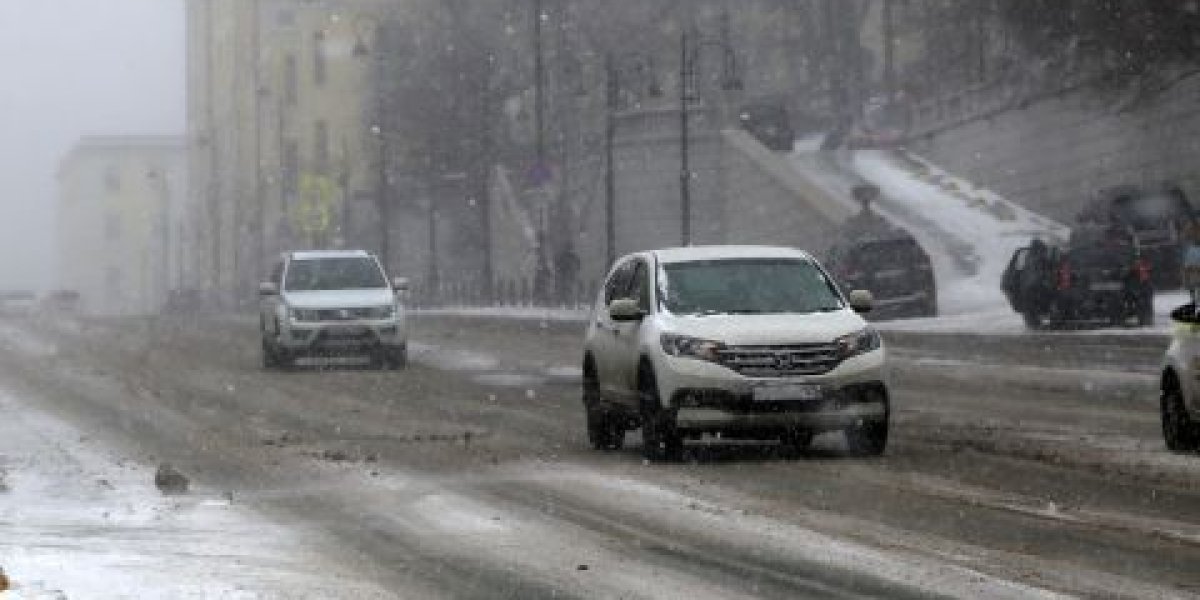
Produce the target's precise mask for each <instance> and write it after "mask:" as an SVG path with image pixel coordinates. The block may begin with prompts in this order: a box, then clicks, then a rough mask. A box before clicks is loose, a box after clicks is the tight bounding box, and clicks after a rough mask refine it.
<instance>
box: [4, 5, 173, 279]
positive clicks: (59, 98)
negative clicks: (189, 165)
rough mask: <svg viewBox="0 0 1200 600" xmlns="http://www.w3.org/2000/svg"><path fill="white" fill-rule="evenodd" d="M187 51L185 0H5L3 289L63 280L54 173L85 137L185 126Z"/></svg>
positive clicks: (156, 131)
mask: <svg viewBox="0 0 1200 600" xmlns="http://www.w3.org/2000/svg"><path fill="white" fill-rule="evenodd" d="M183 53H184V28H183V7H182V0H0V81H2V82H3V83H2V84H0V186H2V187H0V289H9V288H30V287H34V288H43V289H44V288H46V287H49V286H52V285H56V279H57V276H56V273H55V272H54V270H55V262H54V256H53V255H54V249H55V239H54V237H55V228H54V209H55V205H56V204H57V198H58V188H57V183H56V181H55V179H54V175H55V171H56V169H57V166H58V161H59V159H60V158H61V157H62V155H63V154H64V153H65V152H66V151H67V150H68V149H69V148H70V147H71V146H72V145H73V144H74V142H75V141H76V140H77V139H78V138H79V137H80V136H81V135H131V134H135V135H136V134H175V135H179V134H181V133H182V132H183V130H184V81H185V77H184V56H183ZM64 285H67V286H69V283H66V284H64Z"/></svg>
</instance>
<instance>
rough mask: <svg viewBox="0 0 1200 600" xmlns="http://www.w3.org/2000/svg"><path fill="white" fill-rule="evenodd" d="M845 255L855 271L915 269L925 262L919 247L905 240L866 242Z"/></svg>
mask: <svg viewBox="0 0 1200 600" xmlns="http://www.w3.org/2000/svg"><path fill="white" fill-rule="evenodd" d="M847 254H848V258H847V262H849V263H850V264H851V267H852V268H857V269H916V268H918V267H919V266H920V265H921V263H923V262H927V259H926V258H925V256H924V253H923V252H922V251H921V248H920V246H917V244H916V242H914V241H912V240H907V239H896V240H881V241H875V242H867V243H864V244H862V245H860V246H858V247H856V248H854V249H853V250H851V251H850V252H848V253H847Z"/></svg>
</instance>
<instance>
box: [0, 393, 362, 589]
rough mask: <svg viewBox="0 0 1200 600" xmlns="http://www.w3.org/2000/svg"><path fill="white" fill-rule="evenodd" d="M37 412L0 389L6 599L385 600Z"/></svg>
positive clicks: (253, 517) (233, 508) (279, 533)
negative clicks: (171, 491)
mask: <svg viewBox="0 0 1200 600" xmlns="http://www.w3.org/2000/svg"><path fill="white" fill-rule="evenodd" d="M33 405H34V402H32V401H30V402H26V401H24V400H23V399H19V398H17V397H15V396H14V395H12V394H9V393H6V392H4V391H3V390H0V414H2V415H4V418H2V419H0V482H3V486H0V524H3V535H0V568H2V569H3V570H4V572H5V573H6V575H7V576H8V578H9V579H10V580H11V582H12V589H11V590H9V591H7V592H4V591H0V600H18V599H22V600H29V599H35V598H36V599H38V600H43V599H45V600H49V599H54V600H75V599H77V598H78V599H83V598H87V599H101V600H103V599H107V598H139V599H148V600H153V599H163V600H167V599H170V600H180V599H189V598H196V599H202V598H229V599H258V598H290V597H317V598H322V597H323V598H333V597H354V598H378V597H385V595H384V593H383V592H382V591H381V590H378V589H370V588H369V587H367V586H366V585H363V584H361V583H358V582H357V581H356V579H357V578H356V577H353V576H352V575H350V574H349V573H346V572H345V571H344V570H342V569H341V568H339V567H336V566H332V565H330V564H328V563H327V562H326V561H324V560H321V559H320V557H318V556H316V555H315V554H312V553H309V552H306V551H305V547H306V546H309V545H310V544H308V543H307V542H306V541H305V540H304V539H303V535H302V534H300V533H297V532H294V531H290V530H288V529H286V528H284V527H283V526H282V525H281V524H278V523H274V522H271V521H265V520H263V519H261V518H259V517H258V515H257V514H255V513H253V512H252V511H250V510H248V509H246V508H243V507H241V506H238V505H237V504H234V503H232V502H230V500H229V499H227V498H225V497H224V496H223V495H221V494H219V493H212V492H208V493H206V492H205V490H203V489H200V490H196V491H195V492H194V493H192V494H189V495H187V496H178V497H171V498H166V497H163V496H162V495H161V494H159V492H158V490H156V489H155V488H154V486H153V477H154V466H153V465H150V464H143V463H140V462H138V461H135V460H130V459H128V458H125V457H121V456H119V455H118V454H116V453H114V452H112V451H110V450H108V449H107V448H105V447H103V446H102V445H101V444H100V443H99V442H98V441H96V440H94V439H92V438H91V437H89V436H88V435H86V434H85V433H84V432H82V431H81V430H78V429H76V428H74V427H72V426H70V425H69V424H67V423H65V422H63V421H60V420H58V419H56V418H54V417H51V416H50V415H48V414H45V413H42V412H40V411H39V410H37V409H35V408H33ZM339 571H340V572H339Z"/></svg>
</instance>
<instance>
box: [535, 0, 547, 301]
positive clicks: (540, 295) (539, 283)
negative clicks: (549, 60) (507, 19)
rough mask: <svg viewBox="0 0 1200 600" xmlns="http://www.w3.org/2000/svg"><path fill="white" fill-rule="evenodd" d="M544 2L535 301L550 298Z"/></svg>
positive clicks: (538, 44)
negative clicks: (539, 196) (546, 186)
mask: <svg viewBox="0 0 1200 600" xmlns="http://www.w3.org/2000/svg"><path fill="white" fill-rule="evenodd" d="M543 16H544V13H543V0H533V120H534V157H535V158H534V171H535V178H534V181H535V185H536V186H538V187H540V188H542V189H539V190H538V193H539V194H541V195H542V198H540V200H541V202H539V204H540V205H542V206H539V210H538V212H539V215H538V218H537V222H538V226H537V229H538V231H537V242H536V243H537V249H536V250H537V256H536V260H537V265H536V266H535V267H534V276H533V284H534V285H533V287H534V297H535V298H536V299H537V300H538V301H542V302H544V301H546V300H548V299H549V291H550V272H549V267H550V258H549V254H548V253H549V248H548V241H549V236H548V235H547V231H546V230H547V229H548V228H549V218H548V217H549V215H547V214H546V213H547V211H548V209H549V206H548V204H549V201H548V199H547V198H545V193H544V192H545V185H546V183H547V181H546V180H547V179H548V178H549V172H550V170H549V169H548V168H547V166H546V90H545V87H546V65H545V57H543V56H542V19H543Z"/></svg>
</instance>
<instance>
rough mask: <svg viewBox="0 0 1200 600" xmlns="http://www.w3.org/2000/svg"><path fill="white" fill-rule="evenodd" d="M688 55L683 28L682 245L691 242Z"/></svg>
mask: <svg viewBox="0 0 1200 600" xmlns="http://www.w3.org/2000/svg"><path fill="white" fill-rule="evenodd" d="M688 55H689V51H688V32H687V28H684V29H683V31H682V32H681V33H680V34H679V219H680V220H679V241H680V245H682V246H690V245H691V244H692V169H691V164H690V163H691V157H690V156H689V150H688V147H689V146H691V140H690V139H689V138H690V137H691V136H690V132H689V131H688V125H689V123H688V120H689V117H688V100H689V98H688V87H689V83H690V82H689V81H688V79H689V78H690V76H691V73H690V71H691V64H690V63H691V59H690V57H689V56H688Z"/></svg>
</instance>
